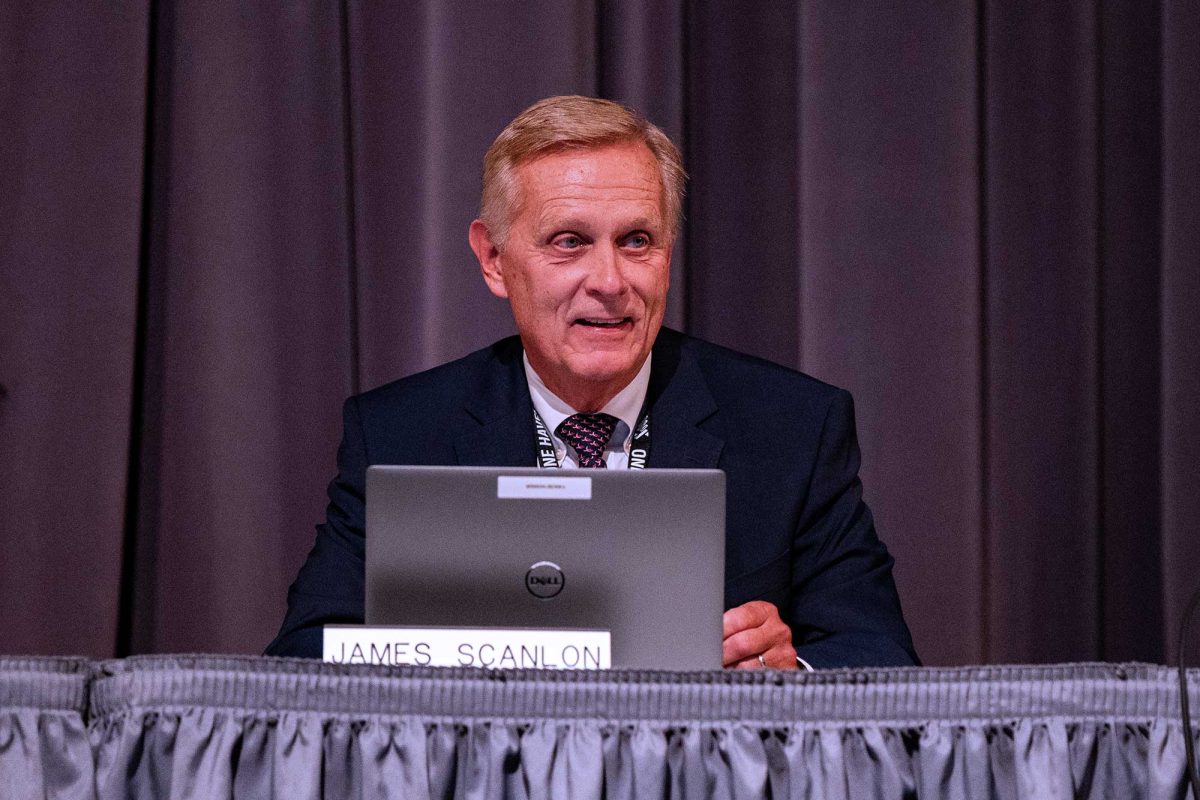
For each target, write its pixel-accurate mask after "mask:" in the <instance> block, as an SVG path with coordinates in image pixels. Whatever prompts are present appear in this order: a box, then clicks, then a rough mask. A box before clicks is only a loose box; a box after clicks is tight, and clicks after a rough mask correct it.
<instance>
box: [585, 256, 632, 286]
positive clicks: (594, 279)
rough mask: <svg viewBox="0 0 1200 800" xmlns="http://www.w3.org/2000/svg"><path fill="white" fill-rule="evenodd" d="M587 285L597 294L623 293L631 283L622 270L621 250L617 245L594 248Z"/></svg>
mask: <svg viewBox="0 0 1200 800" xmlns="http://www.w3.org/2000/svg"><path fill="white" fill-rule="evenodd" d="M591 262H592V263H591V264H589V265H588V266H589V269H588V273H587V279H586V282H585V287H586V288H587V290H588V291H589V292H595V293H597V294H609V295H614V294H621V293H623V292H624V291H625V289H626V287H627V286H628V285H629V284H628V282H627V281H626V280H625V273H624V272H623V271H622V264H621V252H620V250H619V249H618V248H617V247H616V245H613V244H608V245H602V246H599V247H595V248H593V249H592V259H591Z"/></svg>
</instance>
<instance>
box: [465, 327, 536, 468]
mask: <svg viewBox="0 0 1200 800" xmlns="http://www.w3.org/2000/svg"><path fill="white" fill-rule="evenodd" d="M521 352H522V351H521V345H520V340H518V339H517V338H516V337H512V338H511V339H505V340H504V341H502V342H498V343H497V344H496V345H495V346H494V347H493V348H492V353H491V358H490V359H489V360H488V361H487V362H485V364H484V368H483V369H482V370H481V371H480V379H479V382H478V383H477V384H476V386H475V387H474V390H473V392H472V393H471V394H470V396H469V397H468V399H467V402H466V404H465V407H464V410H465V411H466V413H467V415H468V420H469V421H468V423H467V425H466V426H465V428H464V430H463V431H462V432H461V433H460V434H459V435H458V437H457V438H456V439H455V441H454V452H455V456H456V457H457V459H458V463H459V464H460V465H464V466H476V467H532V466H534V465H535V463H536V458H537V454H536V451H535V449H534V445H533V403H532V402H531V401H530V399H529V385H528V384H527V383H526V381H525V368H524V366H523V363H522V361H521Z"/></svg>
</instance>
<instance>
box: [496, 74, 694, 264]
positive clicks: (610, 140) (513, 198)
mask: <svg viewBox="0 0 1200 800" xmlns="http://www.w3.org/2000/svg"><path fill="white" fill-rule="evenodd" d="M624 142H641V143H643V144H645V145H646V147H648V148H649V149H650V152H651V153H652V154H653V155H654V160H655V161H656V162H658V172H659V177H660V179H661V181H662V200H663V219H664V221H666V222H667V224H668V226H669V230H670V232H671V235H672V236H674V235H675V233H676V232H677V229H678V227H679V220H680V216H681V213H682V210H683V193H684V184H685V183H686V182H687V173H686V172H685V171H684V169H683V158H682V157H681V156H680V154H679V148H677V147H676V146H675V145H674V143H672V142H671V140H670V139H668V138H667V135H666V134H665V133H663V132H662V130H660V129H659V128H658V126H656V125H654V124H653V123H652V122H650V121H649V120H647V119H646V118H645V117H643V116H641V115H640V114H638V113H637V112H636V111H634V110H633V109H631V108H629V107H627V106H623V105H621V104H620V103H615V102H613V101H611V100H601V99H600V98H598V97H582V96H580V95H562V96H559V97H547V98H546V99H545V100H539V101H538V102H536V103H534V104H533V105H531V106H530V107H529V108H527V109H525V110H524V111H522V112H521V113H520V114H518V115H517V117H516V119H514V120H513V121H512V122H510V123H508V126H507V127H505V129H504V130H502V131H501V132H500V135H499V136H497V137H496V141H494V142H492V146H491V147H489V148H488V151H487V155H486V156H484V159H483V194H482V198H481V200H480V204H479V205H480V207H479V218H480V219H481V220H483V224H484V225H486V226H487V228H488V230H489V231H490V232H491V234H492V240H493V241H494V242H495V243H496V245H497V246H498V247H503V246H504V240H505V239H506V238H507V236H508V228H509V225H511V224H512V220H513V218H514V217H515V216H516V214H517V212H518V209H519V206H520V202H521V198H520V197H519V192H520V186H519V184H518V181H517V179H516V168H517V167H518V166H520V165H521V164H524V163H527V162H529V161H532V160H534V159H535V158H537V157H539V156H542V155H548V154H550V153H554V152H558V151H562V150H572V149H580V150H585V149H591V148H596V147H604V146H606V145H610V144H621V143H624Z"/></svg>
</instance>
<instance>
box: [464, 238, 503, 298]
mask: <svg viewBox="0 0 1200 800" xmlns="http://www.w3.org/2000/svg"><path fill="white" fill-rule="evenodd" d="M467 238H468V239H470V241H471V249H472V250H474V251H475V257H476V258H478V259H479V270H480V272H482V273H483V282H484V283H486V284H487V287H488V289H490V290H491V292H492V294H494V295H496V297H508V287H507V286H505V285H504V270H503V269H502V268H501V266H500V248H499V247H497V246H496V242H495V241H494V240H493V239H492V232H491V231H490V230H488V226H487V225H485V224H483V220H481V219H477V220H475V221H474V222H472V223H471V230H470V232H469V233H468V234H467Z"/></svg>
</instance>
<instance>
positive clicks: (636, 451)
mask: <svg viewBox="0 0 1200 800" xmlns="http://www.w3.org/2000/svg"><path fill="white" fill-rule="evenodd" d="M533 442H534V448H535V449H536V450H537V454H538V456H537V465H538V466H539V467H541V468H542V469H558V468H559V467H561V466H562V465H561V464H559V463H558V454H557V453H555V452H554V439H552V438H551V437H550V429H549V428H547V427H546V423H545V422H542V415H541V414H539V413H538V412H537V409H536V408H535V409H534V410H533ZM649 460H650V415H649V414H642V416H641V419H639V420H638V424H637V427H636V428H634V429H633V438H632V439H631V440H630V442H629V468H630V469H645V468H646V462H647V461H649Z"/></svg>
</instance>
